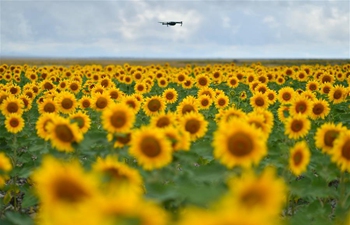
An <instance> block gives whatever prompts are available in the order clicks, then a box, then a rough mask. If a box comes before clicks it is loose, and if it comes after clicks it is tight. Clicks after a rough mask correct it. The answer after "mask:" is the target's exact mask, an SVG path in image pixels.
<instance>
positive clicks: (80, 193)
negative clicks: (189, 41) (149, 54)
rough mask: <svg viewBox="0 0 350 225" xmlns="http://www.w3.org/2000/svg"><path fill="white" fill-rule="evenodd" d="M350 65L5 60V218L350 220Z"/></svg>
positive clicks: (339, 224) (1, 162)
mask: <svg viewBox="0 0 350 225" xmlns="http://www.w3.org/2000/svg"><path fill="white" fill-rule="evenodd" d="M349 100H350V64H347V63H343V64H335V65H319V64H314V65H308V64H301V65H294V66H293V65H274V66H273V65H270V66H264V65H263V64H262V63H259V62H255V63H252V64H250V65H236V64H235V63H233V62H232V63H213V64H207V65H196V64H187V65H186V66H178V67H173V66H170V64H169V63H164V64H161V65H160V64H149V65H130V64H128V63H124V64H121V65H114V64H109V65H106V66H104V65H100V64H91V65H70V66H58V65H51V66H47V65H38V66H31V65H27V64H21V65H15V64H14V65H11V64H9V65H8V64H2V65H0V223H1V225H3V224H21V225H26V224H39V225H41V224H50V225H51V224H57V225H62V224H65V225H70V224H72V225H77V224H84V225H90V224H91V225H93V224H98V225H100V224H107V225H108V224H130V225H131V224H140V225H141V224H142V225H190V224H191V225H196V224H198V225H199V224H200V225H222V224H227V225H228V224H230V225H231V224H232V225H238V224H239V225H262V224H264V225H265V224H269V225H279V224H281V225H303V224H307V225H349V224H350V215H349V213H350V198H349V195H350V176H349V172H350V104H349Z"/></svg>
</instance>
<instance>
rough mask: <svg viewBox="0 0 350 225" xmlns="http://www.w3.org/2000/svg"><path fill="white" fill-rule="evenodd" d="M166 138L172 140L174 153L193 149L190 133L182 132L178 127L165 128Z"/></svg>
mask: <svg viewBox="0 0 350 225" xmlns="http://www.w3.org/2000/svg"><path fill="white" fill-rule="evenodd" d="M164 134H165V136H166V137H167V138H168V139H169V140H170V142H171V147H172V149H173V151H179V150H183V151H189V150H190V147H191V137H190V133H189V132H187V131H183V130H180V129H179V128H178V127H174V126H168V127H165V128H164Z"/></svg>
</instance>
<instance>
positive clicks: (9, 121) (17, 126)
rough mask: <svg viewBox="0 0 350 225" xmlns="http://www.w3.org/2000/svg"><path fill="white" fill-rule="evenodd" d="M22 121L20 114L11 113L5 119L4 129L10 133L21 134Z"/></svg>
mask: <svg viewBox="0 0 350 225" xmlns="http://www.w3.org/2000/svg"><path fill="white" fill-rule="evenodd" d="M24 125H25V123H24V119H23V118H22V116H21V115H20V114H17V113H11V114H10V115H8V116H6V117H5V128H6V130H7V131H8V132H10V133H14V134H16V133H18V132H21V131H22V130H23V128H24Z"/></svg>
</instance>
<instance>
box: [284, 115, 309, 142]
mask: <svg viewBox="0 0 350 225" xmlns="http://www.w3.org/2000/svg"><path fill="white" fill-rule="evenodd" d="M284 126H285V132H284V133H285V134H286V135H288V137H289V138H291V139H298V138H301V137H305V136H306V135H307V134H308V132H309V130H310V128H311V122H310V120H309V119H308V118H307V117H306V116H305V115H302V114H296V115H294V116H291V117H288V118H287V120H286V121H285V122H284Z"/></svg>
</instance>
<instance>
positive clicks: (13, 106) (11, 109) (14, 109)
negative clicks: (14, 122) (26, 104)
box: [7, 102, 19, 113]
mask: <svg viewBox="0 0 350 225" xmlns="http://www.w3.org/2000/svg"><path fill="white" fill-rule="evenodd" d="M18 110H19V107H18V105H17V103H15V102H10V103H9V104H8V105H7V111H8V112H9V113H16V112H18Z"/></svg>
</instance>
